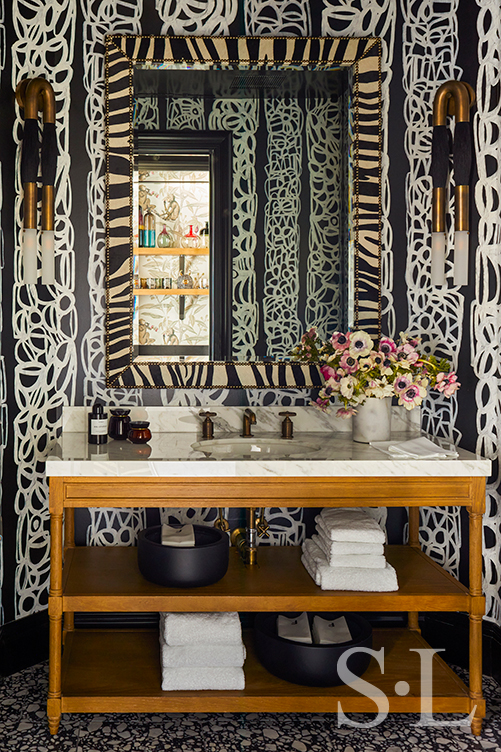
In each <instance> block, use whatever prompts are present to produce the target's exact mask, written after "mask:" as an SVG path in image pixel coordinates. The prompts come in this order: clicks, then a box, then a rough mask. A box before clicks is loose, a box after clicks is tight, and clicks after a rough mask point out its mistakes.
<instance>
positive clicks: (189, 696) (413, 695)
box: [61, 629, 469, 713]
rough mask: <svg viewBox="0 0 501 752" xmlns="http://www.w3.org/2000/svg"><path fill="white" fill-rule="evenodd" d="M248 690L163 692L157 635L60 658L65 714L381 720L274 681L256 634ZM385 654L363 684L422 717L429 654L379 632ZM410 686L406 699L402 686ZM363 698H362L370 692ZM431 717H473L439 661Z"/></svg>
mask: <svg viewBox="0 0 501 752" xmlns="http://www.w3.org/2000/svg"><path fill="white" fill-rule="evenodd" d="M245 641H246V646H247V659H246V662H245V666H244V671H245V677H246V686H245V689H244V690H239V691H208V690H204V691H199V692H188V691H183V692H179V691H178V692H163V691H162V690H161V688H160V687H161V671H160V656H159V642H158V632H157V631H156V630H127V631H126V630H123V631H112V630H77V631H75V632H70V633H68V635H67V639H66V644H65V648H64V655H63V672H62V673H63V675H62V700H61V710H62V712H82V713H85V712H102V713H106V712H121V713H124V712H153V713H157V712H158V713H160V712H193V713H196V712H218V713H224V712H337V711H338V702H341V704H342V709H343V711H344V712H377V707H376V704H375V701H374V700H373V699H372V698H371V697H370V696H369V697H368V696H366V695H365V694H364V693H362V692H361V691H357V690H356V689H355V688H351V687H348V686H340V687H331V688H325V687H323V688H316V687H303V686H300V685H297V684H290V683H289V682H286V681H283V680H281V679H277V678H276V677H274V676H272V675H271V674H270V673H268V671H266V669H264V668H263V667H262V666H261V665H260V664H259V663H258V661H257V660H256V658H255V656H254V652H253V648H252V633H249V634H248V635H246V637H245ZM381 647H384V674H382V673H381V669H380V667H379V664H378V663H377V662H376V661H375V660H374V659H372V661H371V664H370V666H369V668H368V669H367V671H366V672H365V674H364V675H363V679H364V681H366V682H369V683H370V684H371V685H373V686H375V687H377V688H378V689H380V690H382V691H383V692H384V693H385V695H386V696H387V697H388V700H389V712H392V713H403V712H410V713H419V712H420V711H421V698H420V692H421V672H420V659H419V654H418V653H415V652H410V651H411V649H416V648H426V647H429V646H428V645H427V643H426V642H425V641H424V640H423V638H422V637H421V636H420V635H419V634H418V633H416V632H411V631H408V630H406V629H403V630H402V629H382V630H375V632H374V641H373V648H374V649H375V650H378V649H380V648H381ZM402 681H405V682H408V684H409V692H408V694H407V695H406V696H405V697H400V696H398V695H397V694H396V693H395V684H396V683H397V682H402ZM365 691H366V690H364V692H365ZM432 707H433V712H437V713H444V712H455V713H468V712H469V697H468V689H467V687H466V686H465V684H464V683H463V682H462V681H461V680H460V679H459V678H458V677H457V676H456V675H455V674H454V672H453V671H452V670H451V669H450V668H449V667H448V666H447V665H446V664H445V663H444V662H443V661H442V660H441V658H439V657H438V656H437V655H435V657H434V661H433V706H432Z"/></svg>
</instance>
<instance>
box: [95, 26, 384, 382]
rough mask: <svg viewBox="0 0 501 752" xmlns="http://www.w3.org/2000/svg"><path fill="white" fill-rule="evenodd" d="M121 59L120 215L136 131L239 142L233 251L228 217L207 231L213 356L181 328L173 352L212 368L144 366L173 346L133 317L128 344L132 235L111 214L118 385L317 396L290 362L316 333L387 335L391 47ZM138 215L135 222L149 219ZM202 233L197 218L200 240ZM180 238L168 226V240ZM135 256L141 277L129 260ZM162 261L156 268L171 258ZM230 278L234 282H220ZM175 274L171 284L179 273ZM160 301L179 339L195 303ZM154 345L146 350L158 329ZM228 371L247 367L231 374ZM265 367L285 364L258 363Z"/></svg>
mask: <svg viewBox="0 0 501 752" xmlns="http://www.w3.org/2000/svg"><path fill="white" fill-rule="evenodd" d="M107 47H108V57H107V85H108V98H107V108H108V109H107V149H108V156H109V165H110V169H109V174H108V188H109V192H108V197H109V204H108V208H109V209H110V207H111V206H112V204H113V198H114V196H116V198H117V199H118V198H119V197H120V196H122V195H124V193H123V191H124V187H125V186H124V185H122V181H126V180H127V179H128V177H127V176H130V174H131V170H130V163H131V162H133V161H134V160H135V159H137V157H138V154H137V153H134V150H133V141H132V138H130V140H129V151H128V153H127V145H126V140H125V138H124V136H125V134H126V132H127V128H128V129H129V134H132V132H133V129H134V128H136V130H139V134H140V136H141V137H142V135H143V134H144V135H145V136H146V135H148V134H150V133H151V134H154V133H157V130H156V129H157V128H160V129H162V128H165V127H166V128H168V129H170V130H171V131H172V132H173V131H176V132H178V134H179V135H180V134H181V133H183V132H185V131H188V132H194V131H197V130H198V129H200V130H201V131H204V132H205V133H210V132H213V133H226V134H228V135H230V136H231V139H232V144H233V146H232V150H231V160H232V169H231V170H230V176H229V181H228V185H230V186H232V187H230V189H229V194H230V195H229V205H228V206H229V213H231V210H232V211H233V218H232V219H231V217H229V223H230V224H229V226H228V228H227V229H228V232H227V233H226V237H227V240H228V243H227V246H226V248H224V247H222V246H220V244H219V243H218V242H217V241H216V239H215V233H216V232H217V227H218V217H219V214H218V212H217V211H216V213H215V215H213V216H212V220H209V230H210V236H211V249H210V255H209V258H208V262H209V266H212V267H213V269H212V272H211V273H212V279H211V280H210V281H209V288H208V289H209V295H208V296H205V297H206V298H207V297H208V299H209V300H208V304H209V328H210V330H211V332H210V336H209V343H208V345H207V342H206V341H205V344H204V342H202V337H201V338H200V341H199V342H197V343H196V342H195V341H192V342H190V343H188V342H185V343H181V340H180V339H179V335H178V334H177V332H176V331H175V327H174V332H173V334H174V336H177V339H178V342H177V343H174V342H173V341H170V342H169V345H170V346H171V347H173V348H175V347H178V348H180V347H183V346H188V345H189V346H191V347H207V346H208V348H209V355H208V358H209V360H208V361H207V360H205V358H206V357H207V355H206V352H202V351H199V357H197V356H196V354H195V352H191V353H189V352H188V351H185V352H184V353H182V352H181V351H180V350H179V351H178V353H179V354H178V355H176V353H175V351H174V350H171V351H170V353H169V354H168V355H167V356H166V357H167V358H168V360H164V359H163V358H162V359H161V360H159V359H158V358H157V359H156V360H155V362H154V363H152V364H151V366H150V367H146V363H147V361H146V359H148V360H149V359H150V358H155V357H156V353H152V354H151V356H150V355H149V354H147V351H146V350H141V348H142V347H148V346H152V347H153V346H155V347H161V346H163V341H162V342H158V338H157V341H156V342H149V344H148V343H145V344H143V343H141V341H140V337H139V318H140V317H139V315H138V314H137V313H136V311H134V326H135V328H136V330H137V334H136V332H135V333H134V340H133V337H132V324H133V316H132V312H131V314H130V325H129V326H130V334H129V345H128V346H127V341H126V339H127V335H126V326H125V319H124V315H123V314H124V304H125V302H126V301H125V299H124V297H123V292H122V291H123V290H124V287H123V286H122V285H121V280H122V276H121V275H122V273H123V271H124V269H125V260H126V259H125V255H124V254H125V253H126V245H125V243H124V241H123V238H124V235H123V231H124V230H125V226H124V227H123V228H121V227H120V223H119V222H116V221H115V217H113V219H114V221H113V222H112V221H111V214H110V213H109V214H108V222H109V229H110V233H109V245H108V260H109V272H110V273H109V277H108V291H109V295H108V301H109V305H108V343H109V348H108V359H107V363H108V383H109V385H114V386H137V385H146V386H185V387H186V386H193V387H195V386H197V387H200V386H211V387H214V386H221V387H224V386H234V387H250V388H253V387H259V386H263V387H266V388H270V387H271V388H273V387H277V388H278V387H287V386H312V385H316V384H318V383H319V378H318V374H317V373H316V372H315V369H314V368H313V367H311V366H308V365H307V364H298V363H287V362H286V359H287V357H288V355H289V353H290V351H291V350H292V349H293V348H294V347H295V345H296V344H297V342H298V340H299V338H300V337H301V334H302V332H303V331H304V330H305V329H306V328H309V327H311V326H313V325H316V326H317V327H318V328H319V330H320V332H321V334H322V336H326V335H327V334H328V333H329V332H331V331H332V330H335V329H345V328H346V327H347V326H349V325H353V326H363V327H364V328H365V329H367V330H369V331H371V332H373V333H374V334H375V335H376V336H377V332H378V331H379V326H380V304H379V299H380V263H379V253H380V249H379V238H380V222H381V218H380V211H381V198H380V161H381V138H380V80H379V61H380V41H379V40H378V39H374V38H365V39H339V38H323V39H306V38H238V39H236V38H235V39H234V38H209V37H204V38H197V37H190V38H181V37H177V38H176V37H174V38H172V37H171V38H169V37H131V36H126V37H121V36H112V37H109V38H108V39H107ZM127 96H128V97H129V99H128V101H129V122H128V124H127V123H125V122H124V114H125V113H126V107H125V108H124V106H123V103H124V101H127V99H126V97H127ZM141 129H144V130H141ZM158 135H160V134H158ZM200 135H201V134H200ZM154 153H155V152H150V154H154ZM171 154H174V152H171ZM127 161H128V162H129V168H128V167H127ZM143 167H144V169H145V170H146V168H147V167H148V165H144V166H143ZM146 171H147V170H146ZM164 172H165V171H164ZM129 179H130V178H129ZM140 184H141V183H140V182H138V187H137V193H138V208H139V185H140ZM144 185H146V183H144ZM130 190H131V194H132V188H131V189H130ZM151 190H153V189H151ZM171 195H172V192H171ZM166 200H167V201H169V200H170V199H169V198H167V199H166ZM163 202H164V198H162V201H161V205H160V206H159V208H158V207H157V217H156V219H157V225H158V226H157V227H156V232H157V233H159V232H160V233H161V232H162V231H163V225H162V227H160V224H159V222H158V220H159V217H160V215H161V214H162V213H165V212H166V211H168V210H167V209H165V211H164V204H163ZM132 203H133V202H132V200H131V204H130V205H131V209H130V211H131V217H132V218H133V219H134V221H137V217H135V216H134V215H135V214H136V211H135V208H133V206H132ZM167 206H168V204H167ZM143 220H144V216H143ZM202 220H203V218H202V219H201V220H200V221H199V220H198V219H197V223H199V224H200V226H201V224H202ZM149 221H151V220H149ZM160 221H161V220H160ZM184 224H188V226H189V224H190V221H189V220H187V219H186V220H184ZM185 229H186V230H188V227H186V228H185ZM169 231H170V228H169V227H167V226H166V233H165V234H168V233H169ZM138 232H139V228H138ZM223 234H224V233H223ZM130 246H132V239H131V244H130ZM173 247H174V248H175V247H176V246H173ZM129 253H130V259H131V265H132V267H134V265H135V264H136V260H135V259H136V257H135V256H134V255H133V254H132V248H131V247H130V250H129ZM155 255H156V254H155ZM136 256H140V254H136ZM180 258H181V255H180V256H179V257H178V258H177V260H176V261H175V263H176V264H177V263H178V261H179V259H180ZM184 259H185V261H184V263H185V264H186V263H193V262H190V261H189V257H188V256H184ZM132 260H133V261H132ZM164 261H165V259H164ZM149 263H150V265H153V266H152V268H153V267H154V263H153V261H150V262H149ZM156 263H157V266H156V267H154V268H155V269H157V270H158V259H156ZM162 263H163V262H162ZM218 264H219V265H221V268H220V271H221V272H222V274H219V273H217V272H216V271H214V270H215V269H216V267H217V266H218ZM225 265H226V266H225ZM179 266H180V268H179V271H181V264H179ZM162 269H163V272H162V274H163V275H164V276H165V277H171V278H172V276H173V272H172V269H171V270H170V272H169V271H168V270H167V264H166V263H164V265H163V266H162ZM185 269H186V267H185ZM132 271H133V272H135V271H136V270H135V268H133V269H132ZM158 273H159V274H160V271H158ZM132 277H133V274H132V273H131V288H132ZM140 278H141V277H140ZM145 278H146V279H148V277H145ZM153 278H154V277H153ZM159 278H161V277H159ZM218 279H223V280H224V281H223V286H225V285H226V287H225V290H223V292H224V291H226V293H227V298H226V299H225V305H226V308H225V310H224V311H223V310H220V311H219V313H218V312H217V311H215V310H214V306H217V305H218V301H219V298H220V296H219V295H217V294H216V291H215V289H214V285H215V284H216V283H217V280H218ZM162 284H164V283H162ZM191 289H193V288H191ZM202 289H203V288H202ZM176 296H177V297H176ZM142 297H145V298H148V297H149V298H151V297H153V296H151V295H148V293H147V294H143V293H141V292H140V293H139V294H133V293H132V290H131V295H130V300H131V301H135V302H134V306H135V307H137V305H138V303H137V299H139V298H142ZM157 297H159V298H164V299H167V298H175V301H174V300H172V301H171V300H170V301H169V305H170V307H171V311H170V313H169V315H168V316H167V315H164V314H162V316H163V319H162V320H163V321H164V323H163V324H162V326H163V330H166V331H165V334H166V337H167V339H168V337H169V334H170V329H172V321H173V319H172V318H171V313H172V311H173V310H174V306H177V308H176V310H177V311H178V314H179V312H180V309H181V307H182V306H181V304H180V302H179V299H178V298H180V297H182V296H180V295H178V293H173V294H172V293H169V294H165V292H162V293H161V294H160V295H158V296H157ZM184 297H185V298H186V300H185V319H182V318H180V317H179V316H178V318H177V320H176V326H177V327H178V329H179V331H180V330H181V324H182V323H183V322H185V321H186V305H187V302H188V298H189V297H195V296H193V295H187V296H184ZM201 297H203V296H201ZM198 302H200V301H198ZM151 305H152V304H151V303H150V308H151ZM164 308H165V306H164ZM190 310H193V306H191V307H190ZM157 313H158V315H160V314H159V312H158V311H157ZM218 316H219V324H221V325H222V326H223V329H224V331H223V333H222V334H221V333H220V332H219V331H218V325H217V322H218ZM141 320H142V321H144V318H143V317H142V316H141ZM169 322H171V323H170V324H169ZM163 330H162V333H161V334H162V340H163V337H164V331H163ZM167 330H169V331H167ZM201 331H202V330H201V329H200V332H201ZM141 336H142V338H143V340H144V339H147V337H145V332H144V330H142V332H141ZM211 338H215V339H217V338H219V339H220V343H219V345H218V346H215V347H214V348H213V347H212V340H211ZM153 339H154V338H153ZM194 339H195V338H193V337H192V340H194ZM127 347H128V352H129V357H128V358H127ZM183 357H184V358H190V359H191V358H193V360H190V361H187V360H186V359H185V360H181V358H183ZM215 360H217V361H233V362H232V363H226V364H224V363H221V366H224V367H220V365H219V364H218V363H214V362H212V361H215ZM265 360H266V361H271V363H270V362H268V363H265V362H259V361H265ZM256 361H257V362H256ZM162 363H164V364H165V367H164V366H163V365H162ZM189 363H193V367H192V370H191V371H190V370H189V368H188V367H189ZM136 366H137V367H136Z"/></svg>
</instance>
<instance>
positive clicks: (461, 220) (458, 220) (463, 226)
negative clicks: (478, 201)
mask: <svg viewBox="0 0 501 752" xmlns="http://www.w3.org/2000/svg"><path fill="white" fill-rule="evenodd" d="M469 196H470V186H469V185H456V187H455V188H454V198H455V214H454V229H455V230H458V231H459V232H463V231H466V232H469V231H470V217H469V211H468V207H469Z"/></svg>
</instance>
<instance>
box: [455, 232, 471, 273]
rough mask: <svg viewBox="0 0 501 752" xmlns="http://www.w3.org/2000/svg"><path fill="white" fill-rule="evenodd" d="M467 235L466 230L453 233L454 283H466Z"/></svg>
mask: <svg viewBox="0 0 501 752" xmlns="http://www.w3.org/2000/svg"><path fill="white" fill-rule="evenodd" d="M468 235H469V233H468V232H467V231H466V230H456V232H455V233H454V284H455V285H459V286H461V285H467V284H468V245H469V243H468V240H469V239H468Z"/></svg>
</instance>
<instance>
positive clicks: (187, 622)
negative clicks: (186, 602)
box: [160, 611, 242, 645]
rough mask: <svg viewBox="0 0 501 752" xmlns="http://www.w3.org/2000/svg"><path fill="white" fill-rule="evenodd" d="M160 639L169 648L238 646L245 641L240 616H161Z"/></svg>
mask: <svg viewBox="0 0 501 752" xmlns="http://www.w3.org/2000/svg"><path fill="white" fill-rule="evenodd" d="M160 635H161V639H163V641H164V642H166V643H167V645H207V644H211V645H235V644H238V643H239V642H241V641H242V628H241V626H240V619H239V618H238V613H237V612H236V611H233V612H223V613H213V612H209V613H170V612H167V613H161V614H160Z"/></svg>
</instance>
